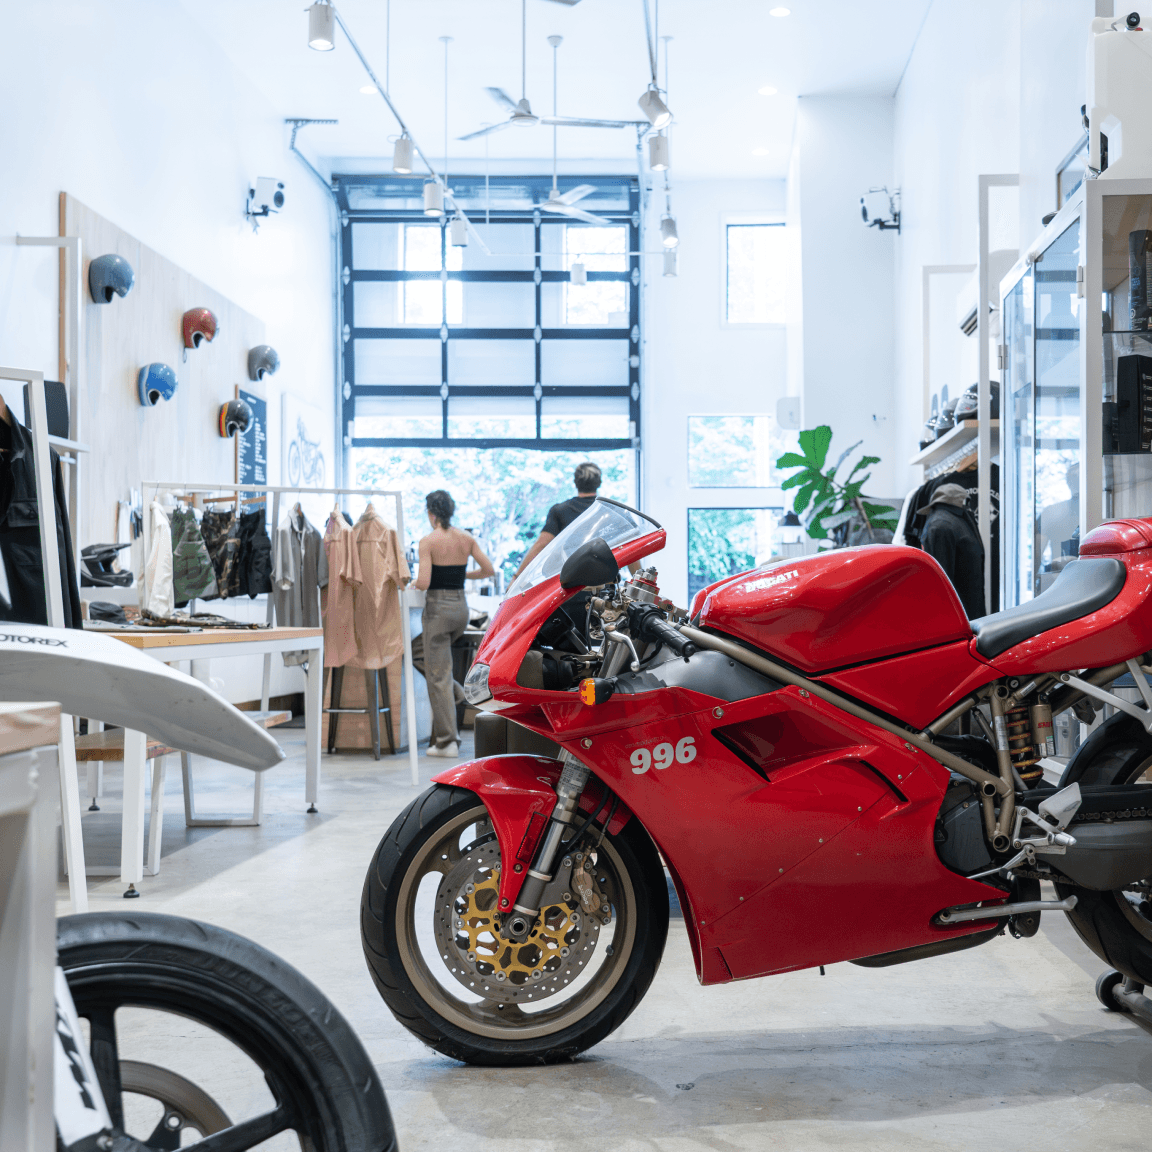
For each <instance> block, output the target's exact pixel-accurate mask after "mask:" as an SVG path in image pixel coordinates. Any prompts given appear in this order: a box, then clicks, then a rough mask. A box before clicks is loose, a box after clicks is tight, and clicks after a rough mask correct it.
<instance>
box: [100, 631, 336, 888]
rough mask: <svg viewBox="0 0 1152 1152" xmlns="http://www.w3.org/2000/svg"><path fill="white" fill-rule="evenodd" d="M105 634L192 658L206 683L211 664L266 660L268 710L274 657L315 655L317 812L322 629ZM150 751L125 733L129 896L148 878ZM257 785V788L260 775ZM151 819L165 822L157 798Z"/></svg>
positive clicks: (310, 677)
mask: <svg viewBox="0 0 1152 1152" xmlns="http://www.w3.org/2000/svg"><path fill="white" fill-rule="evenodd" d="M107 635H110V636H112V637H113V638H114V639H116V640H122V641H123V642H124V643H125V644H130V645H131V646H132V647H133V648H138V649H139V650H140V651H141V652H144V653H145V654H146V655H148V656H151V657H152V658H153V659H154V660H159V661H160V662H161V663H164V664H178V663H180V661H182V660H188V661H190V662H191V665H192V676H193V677H194V678H195V679H197V680H200V681H202V682H203V683H208V682H209V678H210V670H211V661H212V660H215V659H222V658H224V657H232V656H264V657H265V674H264V689H263V691H264V698H263V699H262V700H261V708H262V709H263V710H265V711H267V709H268V700H267V692H268V666H269V662H270V660H271V658H272V656H274V655H277V654H279V653H282V652H298V651H305V652H309V653H313V654H314V655H311V656H310V657H309V659H308V671H307V674H306V683H305V687H304V745H305V765H306V767H305V778H304V799H305V801H306V803H307V804H308V811H309V812H315V811H316V798H317V795H318V793H319V788H320V726H321V717H322V715H323V704H324V701H323V697H322V691H323V689H322V684H323V680H322V672H323V668H324V630H323V629H322V628H262V629H256V628H212V629H206V630H205V631H203V632H110V633H107ZM146 749H147V737H146V736H145V734H144V733H143V732H133V731H130V730H127V729H126V730H125V732H124V811H123V818H122V825H121V841H120V880H121V882H122V883H124V884H127V885H128V889H127V891H126V892H125V895H126V896H129V895H131V896H135V895H138V894H139V893H138V892H137V890H136V885H137V884H139V883H140V881H141V880H143V879H144V789H145V780H146V778H147V761H146V758H145V753H146ZM256 784H257V787H258V786H259V776H257V781H256ZM153 818H154V819H155V818H162V810H161V809H159V808H158V807H157V805H156V798H155V797H153ZM245 823H248V821H245Z"/></svg>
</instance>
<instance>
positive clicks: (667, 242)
mask: <svg viewBox="0 0 1152 1152" xmlns="http://www.w3.org/2000/svg"><path fill="white" fill-rule="evenodd" d="M660 240H661V242H662V243H663V244H664V247H665V248H675V247H676V245H677V244H679V243H680V234H679V233H678V232H677V231H676V218H675V217H674V216H665V217H664V218H663V219H662V220H661V221H660Z"/></svg>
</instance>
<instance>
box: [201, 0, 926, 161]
mask: <svg viewBox="0 0 1152 1152" xmlns="http://www.w3.org/2000/svg"><path fill="white" fill-rule="evenodd" d="M650 2H651V0H650ZM305 3H306V0H244V2H242V3H237V2H236V0H185V7H186V8H187V10H188V13H189V15H190V16H191V17H192V18H193V19H195V20H197V21H198V22H199V23H200V24H201V25H202V26H203V28H204V29H205V31H207V32H208V33H209V34H210V35H211V36H212V37H213V38H215V39H216V40H217V41H218V42H219V43H220V45H221V47H222V48H223V49H224V51H225V52H226V53H227V54H228V55H229V56H230V57H231V59H232V60H233V62H234V64H235V65H236V67H237V68H238V69H240V70H241V71H242V72H244V73H245V74H246V75H248V76H249V77H250V79H251V80H252V82H253V83H254V84H255V85H256V87H257V88H258V89H259V90H260V91H261V92H262V93H263V94H264V96H265V97H266V98H267V99H268V100H269V101H270V102H271V104H272V106H273V107H274V108H275V109H276V111H277V113H279V114H282V115H284V116H308V117H316V118H328V117H331V118H334V119H338V120H339V121H340V123H339V125H337V126H332V127H320V126H317V127H310V128H308V129H306V130H305V131H304V132H303V133H302V134H301V137H300V144H301V147H302V148H303V149H304V150H305V151H306V152H308V153H309V154H310V155H311V156H313V157H315V158H318V159H319V160H320V162H321V164H322V166H324V167H326V168H330V169H331V170H332V171H336V172H369V171H386V170H389V169H390V167H391V164H390V156H391V144H390V143H388V137H389V136H392V135H394V134H395V133H396V131H397V129H396V124H395V121H394V120H393V118H392V116H391V115H390V113H389V112H388V110H387V108H386V107H385V105H384V103H383V101H382V100H381V99H380V98H379V96H375V95H373V96H364V95H361V94H360V92H359V89H360V87H361V86H362V85H364V84H366V83H368V79H367V77H366V75H365V73H364V70H363V69H362V68H361V66H360V64H359V62H358V61H357V59H356V57H355V55H354V54H353V52H352V49H351V48H350V47H349V45H348V42H347V40H346V39H345V38H344V37H343V35H342V34H341V33H339V32H338V33H337V46H336V49H335V51H332V52H315V51H312V50H311V49H309V48H308V46H307V23H308V18H307V15H306V13H305V12H304V11H303V9H304V7H305ZM527 3H528V15H527V28H528V33H527V35H528V97H529V99H530V100H531V102H532V108H533V111H535V112H536V113H538V114H548V113H550V112H551V107H552V59H551V57H552V49H551V48H550V47H549V45H548V43H547V39H546V38H547V37H548V36H549V35H551V34H554V33H556V34H560V35H562V36H563V37H564V43H563V44H562V46H561V47H560V49H559V61H560V69H559V113H560V115H562V116H587V117H595V118H605V119H628V120H631V119H639V118H641V113H640V111H639V109H638V108H637V107H636V99H637V97H638V96H639V95H640V94H641V92H643V90H644V88H645V86H646V84H647V80H648V54H647V49H646V46H645V34H644V16H643V8H642V6H641V0H580V2H579V3H577V4H575V5H574V6H572V7H569V6H567V5H565V4H562V3H555V2H553V0H527ZM930 3H931V0H885V2H884V3H883V4H877V3H875V2H873V3H865V2H864V0H663V2H662V3H660V5H659V19H660V25H659V34H660V35H661V36H665V35H667V36H671V37H672V39H671V41H670V42H669V44H668V65H669V76H668V90H669V97H668V103H669V105H670V106H671V108H672V110H673V112H674V113H675V117H676V118H675V122H674V124H673V127H672V130H671V147H672V169H671V173H670V174H671V175H672V177H673V178H674V179H676V178H678V179H700V178H706V177H729V178H746V177H774V178H782V177H783V176H784V175H785V174H786V171H787V166H788V152H789V148H790V146H791V140H792V130H793V123H794V120H795V115H796V98H797V97H798V96H801V95H816V94H822V95H830V94H861V95H864V94H866V95H891V94H892V92H893V91H894V90H895V88H896V85H897V83H898V81H899V79H900V76H901V73H902V72H903V70H904V66H905V64H906V62H907V60H908V56H909V54H910V53H911V50H912V47H913V45H914V43H915V39H916V36H917V34H918V32H919V29H920V26H921V23H922V22H923V18H924V15H925V13H926V11H927V9H928V7H929V5H930ZM778 4H787V6H788V7H789V8H791V10H792V14H791V15H790V16H787V17H785V18H783V19H780V18H776V17H772V16H770V15H769V14H768V13H769V9H770V8H772V7H774V6H776V5H778ZM338 6H339V10H340V12H341V15H342V16H343V18H344V20H345V21H346V22H347V24H348V26H349V28H350V29H351V31H352V34H353V35H354V36H355V37H356V40H357V42H358V43H359V45H360V48H361V50H362V51H363V52H364V54H365V55H366V56H367V58H368V60H369V61H370V62H371V64H372V66H373V68H374V69H375V71H376V73H377V75H378V76H379V77H380V79H381V81H382V82H383V80H384V74H385V59H386V55H387V53H386V44H387V37H386V35H385V10H386V5H385V0H339V5H338ZM391 28H392V49H391V53H390V55H391V77H390V85H389V87H390V93H391V96H392V99H393V101H394V102H395V103H396V105H397V107H398V108H399V109H400V111H401V114H402V115H403V116H404V117H405V119H406V121H407V122H408V124H409V127H410V128H411V130H412V133H413V135H414V136H415V137H416V139H417V141H418V142H419V143H420V145H421V147H422V148H423V149H424V151H425V154H426V155H428V156H429V158H431V159H432V160H433V163H435V164H436V165H437V167H439V166H440V165H441V163H442V157H443V155H444V144H443V140H444V128H443V124H444V120H443V117H444V77H443V61H444V46H443V45H442V44H441V43H440V42H439V40H438V37H440V36H445V35H447V36H452V37H453V38H454V40H453V43H452V44H451V45H449V49H448V52H449V86H448V129H449V148H448V156H449V166H450V170H451V167H453V166H456V167H457V168H458V170H461V171H464V170H467V171H474V172H475V171H483V168H484V163H485V159H484V140H483V139H481V140H476V141H470V142H468V143H461V142H460V141H458V140H456V139H455V137H457V136H460V135H463V134H464V133H466V132H471V131H474V130H475V129H476V128H479V127H480V126H482V125H483V124H484V123H485V122H496V121H498V120H501V119H503V118H504V116H505V114H504V113H503V112H502V111H501V109H500V108H499V106H498V105H497V104H496V103H495V102H493V101H492V100H491V98H490V97H489V96H488V94H487V93H486V92H485V91H484V89H485V87H487V86H494V87H502V88H504V89H505V91H507V92H508V93H509V95H511V96H512V98H513V99H519V97H520V0H392V13H391ZM660 68H661V82H662V83H663V78H664V72H663V69H664V62H663V55H662V56H661V62H660ZM765 85H773V86H775V87H776V88H777V89H778V90H779V95H776V96H770V97H765V96H760V95H758V94H757V89H759V88H761V87H763V86H765ZM488 140H489V149H490V157H491V160H490V163H491V170H492V171H493V172H500V171H509V170H513V171H525V170H534V171H547V170H548V168H549V165H550V161H551V154H552V153H551V150H552V133H551V130H550V129H547V128H544V127H535V128H530V129H520V128H508V129H506V130H504V131H502V132H497V133H493V134H492V135H491V136H489V137H488ZM635 145H636V138H635V134H634V133H633V131H632V130H631V129H624V130H620V129H616V130H611V129H589V128H568V129H561V130H560V132H559V155H560V158H561V171H569V172H579V171H594V170H596V169H600V170H603V171H629V170H634V169H632V168H630V167H629V166H630V165H634V163H635ZM754 148H767V149H768V155H767V156H755V155H753V151H752V150H753V149H754Z"/></svg>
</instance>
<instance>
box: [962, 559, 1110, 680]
mask: <svg viewBox="0 0 1152 1152" xmlns="http://www.w3.org/2000/svg"><path fill="white" fill-rule="evenodd" d="M1126 574H1127V570H1126V569H1125V567H1124V565H1123V564H1122V563H1121V562H1120V561H1119V560H1116V559H1114V558H1112V557H1110V556H1101V557H1094V558H1092V559H1089V560H1072V561H1070V562H1069V563H1068V564H1067V565H1065V567H1064V569H1063V571H1062V572H1061V573H1060V575H1059V576H1057V577H1056V579H1055V580H1054V581H1053V583H1052V586H1051V587H1050V588H1048V589H1046V590H1045V591H1043V592H1041V593H1040V595H1039V596H1037V597H1036V599H1035V600H1029V601H1028V602H1027V603H1026V604H1018V605H1017V606H1016V607H1015V608H1006V609H1005V610H1004V611H1003V612H994V613H993V614H992V615H991V616H981V617H980V618H979V619H978V620H973V621H972V622H971V623H972V631H973V632H975V633H976V650H977V651H978V652H979V653H980V655H981V656H984V657H987V658H988V659H991V658H992V657H993V656H999V655H1000V653H1001V652H1007V651H1008V649H1009V648H1012V647H1013V646H1014V645H1016V644H1020V643H1023V641H1025V640H1030V639H1031V638H1032V637H1033V636H1039V635H1040V633H1041V632H1047V631H1048V629H1049V628H1058V627H1059V626H1060V625H1061V624H1067V623H1069V622H1070V621H1072V620H1079V619H1081V618H1082V617H1084V616H1088V615H1090V614H1091V613H1092V612H1095V611H1096V610H1097V609H1098V608H1103V607H1104V605H1105V604H1111V603H1112V601H1113V600H1115V599H1116V597H1117V596H1119V595H1120V589H1121V588H1123V587H1124V577H1125V575H1126Z"/></svg>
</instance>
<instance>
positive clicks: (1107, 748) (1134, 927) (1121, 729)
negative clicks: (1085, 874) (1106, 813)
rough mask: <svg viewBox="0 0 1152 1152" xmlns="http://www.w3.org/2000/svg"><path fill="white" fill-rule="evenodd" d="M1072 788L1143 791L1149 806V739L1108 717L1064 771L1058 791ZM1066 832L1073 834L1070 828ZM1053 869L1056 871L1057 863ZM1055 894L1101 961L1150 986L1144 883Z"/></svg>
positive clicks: (1134, 725)
mask: <svg viewBox="0 0 1152 1152" xmlns="http://www.w3.org/2000/svg"><path fill="white" fill-rule="evenodd" d="M1073 783H1079V784H1081V785H1112V784H1115V785H1123V784H1140V785H1148V787H1149V805H1150V806H1152V736H1150V735H1149V734H1148V733H1147V732H1146V731H1145V730H1144V727H1143V725H1142V724H1140V722H1139V721H1138V720H1136V719H1135V717H1132V716H1129V715H1127V714H1126V713H1123V712H1118V713H1116V715H1114V716H1111V717H1109V718H1108V719H1107V720H1106V721H1105V722H1104V723H1103V724H1101V725H1100V727H1099V728H1097V729H1096V731H1095V732H1093V733H1092V735H1091V736H1090V737H1089V738H1088V739H1087V740H1086V741H1085V743H1084V744H1083V746H1082V747H1081V748H1080V749H1079V751H1078V752H1077V754H1076V755H1075V756H1074V757H1073V758H1072V759H1071V760H1070V761H1069V762H1068V766H1067V768H1065V769H1064V774H1063V776H1061V778H1060V786H1061V787H1062V788H1063V787H1065V786H1066V785H1068V784H1073ZM1070 831H1071V832H1072V834H1073V835H1075V834H1076V831H1075V828H1072V829H1070ZM1055 863H1056V866H1057V867H1059V858H1058V857H1057V858H1056V859H1055ZM1056 891H1057V892H1058V893H1059V895H1060V897H1061V899H1063V898H1064V897H1066V896H1071V895H1075V896H1076V898H1077V903H1076V907H1075V908H1073V909H1072V911H1071V912H1068V913H1066V915H1067V917H1068V919H1069V920H1070V921H1071V922H1072V927H1073V928H1075V930H1076V934H1077V935H1078V936H1079V937H1080V939H1081V940H1083V941H1084V943H1085V944H1087V945H1088V947H1089V948H1091V949H1092V951H1093V952H1095V953H1096V955H1097V956H1099V957H1100V959H1101V960H1103V961H1104V962H1105V963H1106V964H1108V965H1109V966H1110V967H1112V968H1115V969H1116V970H1117V971H1118V972H1120V973H1122V974H1123V975H1124V976H1130V977H1131V978H1132V979H1133V980H1138V981H1139V982H1140V983H1141V984H1152V887H1149V885H1148V882H1147V881H1144V882H1143V883H1141V884H1133V885H1129V886H1128V887H1127V888H1122V889H1117V890H1116V891H1114V892H1094V891H1091V890H1089V889H1087V888H1079V887H1077V886H1075V885H1073V884H1057V885H1056ZM1108 1007H1112V1006H1111V1005H1108Z"/></svg>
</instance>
